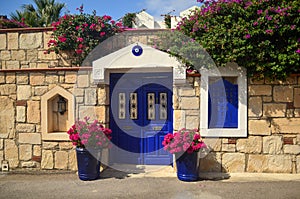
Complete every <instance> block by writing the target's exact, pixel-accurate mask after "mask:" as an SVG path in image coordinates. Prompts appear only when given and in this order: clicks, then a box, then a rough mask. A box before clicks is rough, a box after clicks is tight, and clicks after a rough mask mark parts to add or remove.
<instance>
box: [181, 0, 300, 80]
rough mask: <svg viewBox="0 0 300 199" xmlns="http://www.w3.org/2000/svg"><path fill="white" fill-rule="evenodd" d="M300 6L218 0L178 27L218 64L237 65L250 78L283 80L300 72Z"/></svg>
mask: <svg viewBox="0 0 300 199" xmlns="http://www.w3.org/2000/svg"><path fill="white" fill-rule="evenodd" d="M299 7H300V2H299V1H297V0H289V1H288V0H283V1H265V0H252V1H249V0H244V1H236V0H229V1H226V2H224V1H217V2H214V3H212V2H210V3H209V4H206V5H205V4H204V5H203V6H202V8H201V9H199V10H198V11H195V12H194V13H193V14H192V15H191V16H190V17H189V18H186V19H184V20H183V22H182V23H181V24H179V25H178V28H177V29H178V30H180V32H182V33H183V34H185V35H187V36H189V37H191V38H194V39H195V40H196V41H197V42H199V43H200V45H202V46H203V47H204V48H205V49H206V50H207V52H208V53H209V54H210V56H211V57H212V58H213V59H214V61H215V62H216V63H217V65H220V66H221V65H225V64H226V63H227V62H231V61H235V62H237V64H239V65H240V66H243V67H246V68H247V69H248V75H249V76H257V75H264V76H266V77H272V78H274V77H275V78H285V77H286V75H288V74H290V73H295V72H300V66H299V59H300V54H299V53H300V44H299V42H300V38H299V35H300V27H299V22H300V15H299V11H298V9H299Z"/></svg>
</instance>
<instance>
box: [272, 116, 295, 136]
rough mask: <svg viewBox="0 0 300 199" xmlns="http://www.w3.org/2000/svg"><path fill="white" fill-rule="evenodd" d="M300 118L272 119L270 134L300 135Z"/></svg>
mask: <svg viewBox="0 0 300 199" xmlns="http://www.w3.org/2000/svg"><path fill="white" fill-rule="evenodd" d="M299 126H300V118H274V119H273V120H272V122H271V128H272V133H287V134H289V133H293V134H299V133H300V128H299Z"/></svg>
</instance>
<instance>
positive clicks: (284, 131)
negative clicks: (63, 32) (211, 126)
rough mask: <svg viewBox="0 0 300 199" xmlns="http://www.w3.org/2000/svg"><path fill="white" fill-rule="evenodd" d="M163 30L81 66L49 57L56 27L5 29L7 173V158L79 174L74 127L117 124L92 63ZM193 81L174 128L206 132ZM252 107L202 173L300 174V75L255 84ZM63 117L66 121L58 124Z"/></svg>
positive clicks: (176, 110) (176, 102)
mask: <svg viewBox="0 0 300 199" xmlns="http://www.w3.org/2000/svg"><path fill="white" fill-rule="evenodd" d="M159 31H161V30H136V31H127V32H126V33H125V34H124V35H121V36H120V37H116V38H113V39H112V40H111V43H110V45H107V48H105V52H104V51H102V52H99V53H98V54H97V53H96V55H93V56H92V57H89V58H88V60H87V61H86V62H85V67H74V66H71V65H70V64H69V61H68V60H69V57H68V56H67V55H56V54H55V53H50V54H45V53H44V51H45V50H46V49H47V48H48V45H47V42H48V41H49V39H50V36H51V29H47V28H42V29H41V28H39V29H12V30H8V29H6V30H0V41H1V42H0V61H1V62H0V68H1V70H0V168H1V167H2V166H3V165H2V163H5V161H7V162H8V165H9V169H29V168H30V169H36V170H52V169H57V170H76V169H77V166H76V164H77V163H76V154H75V150H74V148H73V146H72V144H71V142H70V141H69V140H68V136H67V134H66V133H65V132H66V130H67V129H68V128H69V127H70V126H71V125H72V124H73V122H74V121H75V119H76V118H82V117H84V116H87V115H88V116H90V117H92V118H96V119H99V120H100V121H102V122H103V123H104V124H105V125H106V126H108V125H109V120H110V116H109V108H110V106H109V105H110V99H109V85H107V84H96V83H95V82H94V78H93V69H92V61H93V60H96V59H99V58H101V57H103V56H105V55H108V54H110V53H112V52H115V51H116V50H117V49H121V48H123V47H126V46H128V45H130V44H133V43H136V42H139V43H142V44H145V45H150V42H151V40H152V39H153V38H154V37H155V34H156V33H157V32H159ZM96 50H97V49H96ZM185 78H186V81H185V83H184V84H175V85H174V86H173V114H174V115H173V120H174V122H173V124H174V125H173V128H174V131H176V130H179V129H181V128H188V129H189V128H199V127H200V126H201V121H202V119H203V118H201V116H200V113H199V112H200V110H201V100H203V96H201V91H200V90H201V89H200V88H201V75H199V74H189V75H186V77H185ZM59 95H61V96H63V97H64V98H65V99H67V102H68V104H67V105H68V108H67V114H66V116H65V117H62V118H60V117H61V116H59V114H57V110H55V108H53V106H54V105H53V104H56V102H57V101H56V100H57V97H58V96H59ZM51 104H52V105H51ZM247 110H248V111H247V113H246V114H247V122H246V125H247V132H245V133H246V136H242V137H238V136H236V137H220V138H218V137H215V138H205V140H207V143H208V145H209V146H210V148H211V151H210V153H209V154H208V155H207V156H205V157H204V158H202V159H201V164H200V170H201V171H202V172H203V171H205V172H276V173H300V128H299V127H300V76H299V75H293V76H291V77H289V78H288V79H287V80H286V81H284V82H281V81H269V80H251V79H248V80H247ZM56 120H59V121H64V122H62V124H61V123H59V124H57V125H58V127H57V126H56V127H53V123H55V121H56ZM54 126H55V125H54ZM209 143H211V144H209Z"/></svg>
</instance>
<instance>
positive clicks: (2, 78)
mask: <svg viewBox="0 0 300 199" xmlns="http://www.w3.org/2000/svg"><path fill="white" fill-rule="evenodd" d="M4 83H5V74H4V73H0V84H4Z"/></svg>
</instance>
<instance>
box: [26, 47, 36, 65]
mask: <svg viewBox="0 0 300 199" xmlns="http://www.w3.org/2000/svg"><path fill="white" fill-rule="evenodd" d="M26 60H27V61H29V62H36V61H37V60H38V50H35V49H29V50H27V57H26Z"/></svg>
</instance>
